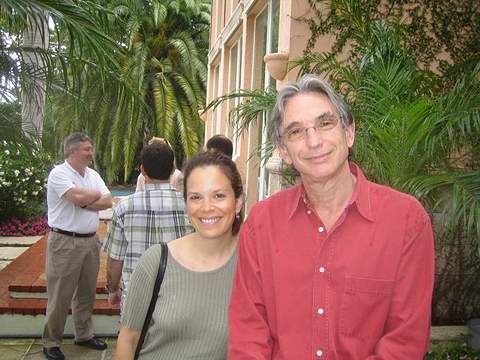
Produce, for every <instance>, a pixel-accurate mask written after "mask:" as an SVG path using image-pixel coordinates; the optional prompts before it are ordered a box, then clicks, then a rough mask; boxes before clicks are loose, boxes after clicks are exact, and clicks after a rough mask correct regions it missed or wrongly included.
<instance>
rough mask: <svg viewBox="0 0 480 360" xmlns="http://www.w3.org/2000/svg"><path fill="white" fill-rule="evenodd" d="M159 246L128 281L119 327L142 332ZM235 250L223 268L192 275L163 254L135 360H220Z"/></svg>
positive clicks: (224, 354) (148, 253) (147, 254)
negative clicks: (151, 307) (154, 299)
mask: <svg viewBox="0 0 480 360" xmlns="http://www.w3.org/2000/svg"><path fill="white" fill-rule="evenodd" d="M161 249H162V248H161V246H160V245H154V246H152V247H151V248H149V249H148V250H147V251H146V252H145V254H144V255H143V256H142V257H141V258H140V261H139V263H138V266H137V268H136V269H135V271H134V272H133V275H132V277H131V280H130V288H129V292H128V295H127V298H126V300H125V304H124V308H123V312H122V320H121V322H122V325H124V326H126V327H128V328H129V329H132V330H137V331H141V330H142V326H143V322H144V319H145V315H146V313H147V309H148V305H149V303H150V299H151V294H152V291H153V286H154V283H155V278H156V276H157V271H158V266H159V263H160V256H161ZM236 258H237V252H236V251H235V253H234V255H232V257H231V258H230V259H229V260H228V261H227V263H226V264H225V265H223V266H222V267H220V268H218V269H216V270H213V271H206V272H196V271H191V270H189V269H187V268H185V267H184V266H182V265H181V264H179V263H178V262H177V261H176V260H175V259H174V258H173V257H172V256H170V255H169V256H168V262H167V268H166V270H165V277H164V279H163V283H162V287H161V289H160V294H159V297H158V300H157V304H156V307H155V310H154V312H153V315H152V322H151V323H150V328H149V329H148V331H147V335H146V337H145V342H144V343H143V347H142V351H141V352H140V358H141V359H142V360H147V359H152V360H153V359H159V360H162V359H165V360H175V359H178V360H185V359H196V360H202V359H203V360H225V359H226V358H227V340H228V324H227V315H228V304H229V302H230V293H231V290H232V283H233V274H234V271H235V265H236Z"/></svg>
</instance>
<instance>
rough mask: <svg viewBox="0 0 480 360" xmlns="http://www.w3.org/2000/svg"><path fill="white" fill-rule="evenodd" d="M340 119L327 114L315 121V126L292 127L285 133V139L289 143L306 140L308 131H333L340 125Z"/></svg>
mask: <svg viewBox="0 0 480 360" xmlns="http://www.w3.org/2000/svg"><path fill="white" fill-rule="evenodd" d="M338 120H339V119H338V117H337V116H335V115H333V114H325V115H322V116H320V117H318V118H317V120H316V121H315V126H310V127H303V126H292V127H290V128H287V129H286V130H285V132H284V133H283V135H282V136H283V137H284V138H285V139H286V140H288V141H299V140H303V139H305V137H306V136H307V131H308V130H310V129H313V130H315V132H317V130H320V131H327V130H331V129H333V128H334V127H335V126H337V124H338Z"/></svg>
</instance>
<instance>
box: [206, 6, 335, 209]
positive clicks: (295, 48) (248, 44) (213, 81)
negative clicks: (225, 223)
mask: <svg viewBox="0 0 480 360" xmlns="http://www.w3.org/2000/svg"><path fill="white" fill-rule="evenodd" d="M269 1H271V0H256V1H255V0H213V1H212V17H211V34H210V50H209V57H208V63H209V75H208V84H207V103H209V102H210V101H212V100H214V99H215V98H216V97H217V96H218V95H224V94H227V93H229V92H230V90H231V89H232V87H231V82H229V79H231V74H230V73H231V71H232V67H231V66H230V65H231V64H230V60H231V54H230V49H231V48H232V47H233V46H235V44H236V43H237V41H238V39H239V38H240V37H241V39H242V44H241V45H242V46H241V48H242V51H241V79H240V81H239V83H240V87H241V88H242V89H253V88H256V87H262V83H261V81H259V80H258V78H259V74H260V73H261V72H262V66H263V64H262V63H259V62H258V61H257V62H255V61H254V59H255V55H256V54H257V52H256V51H259V50H258V49H259V47H260V45H261V44H260V43H259V41H257V42H256V43H255V41H254V40H255V34H254V27H255V18H256V17H257V15H258V14H260V13H261V12H262V11H263V10H264V9H265V6H267V5H268V2H269ZM278 1H279V7H280V9H279V29H278V51H279V52H287V53H289V58H290V59H294V58H298V57H300V56H301V55H302V52H303V50H304V49H305V46H306V43H307V41H308V39H309V37H310V31H309V29H308V26H307V25H306V24H305V23H302V22H299V21H296V20H293V19H294V18H296V17H301V16H308V15H309V10H310V7H309V5H308V1H307V0H278ZM258 38H259V36H257V40H258ZM260 38H261V36H260ZM316 48H317V50H319V51H322V50H323V51H325V50H328V49H329V48H330V42H329V39H328V38H322V39H320V40H319V41H318V42H317V46H316ZM256 58H257V59H258V58H260V59H262V58H263V54H261V56H259V55H258V54H257V56H256ZM254 67H255V68H254ZM217 69H218V70H217ZM217 75H218V76H217ZM264 76H269V75H268V73H267V74H265V75H264ZM296 76H297V74H296V73H295V72H291V73H289V74H287V77H286V78H285V79H284V80H283V81H277V85H276V86H277V88H281V87H282V86H283V85H284V84H285V83H286V82H288V81H293V80H295V79H296ZM217 84H218V87H217ZM228 108H231V104H230V106H229V104H228V103H227V102H224V103H222V105H221V106H220V107H219V108H218V109H217V111H216V112H213V111H212V110H210V111H209V112H208V113H207V114H206V119H205V121H206V124H205V125H206V126H205V129H206V131H205V141H206V140H207V139H209V138H210V137H211V136H213V135H215V134H217V133H222V134H224V135H227V136H229V137H230V138H232V136H233V135H232V132H233V131H232V129H229V128H228V124H227V117H228V111H227V110H228ZM217 113H218V114H217ZM258 129H259V126H257V125H255V126H251V127H250V129H249V131H248V132H244V133H243V134H242V136H241V138H240V139H239V150H240V151H239V154H237V156H236V157H235V158H234V160H235V162H236V164H237V166H238V168H239V171H240V173H241V175H242V179H243V181H244V185H245V192H246V194H247V211H248V210H249V209H250V208H251V206H253V204H254V203H255V202H256V201H257V198H258V197H259V195H258V194H259V193H258V173H259V166H260V165H259V160H258V158H257V157H256V156H255V155H254V153H255V151H256V148H257V146H258V145H259V144H258V142H259V137H260V136H259V135H260V134H259V131H258ZM247 160H248V161H247Z"/></svg>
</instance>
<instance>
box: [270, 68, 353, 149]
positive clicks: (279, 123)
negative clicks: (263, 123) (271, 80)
mask: <svg viewBox="0 0 480 360" xmlns="http://www.w3.org/2000/svg"><path fill="white" fill-rule="evenodd" d="M300 93H316V94H320V95H323V96H325V97H326V98H327V99H328V100H329V101H330V102H331V103H332V105H333V107H334V108H335V110H336V111H337V114H338V116H339V117H340V122H341V124H342V126H343V127H344V128H346V127H348V126H349V125H351V124H352V123H353V116H352V113H351V112H350V110H349V108H348V105H347V104H346V102H345V101H344V100H343V99H342V97H341V96H340V95H339V94H337V93H336V92H335V90H333V88H332V87H331V86H330V84H329V83H328V82H327V81H326V80H325V79H322V78H321V77H319V76H318V75H314V74H306V75H304V76H302V78H301V79H300V80H298V81H297V82H296V83H293V84H289V85H286V86H285V87H284V88H283V89H282V90H280V91H279V93H278V95H277V102H276V103H275V106H274V108H273V111H272V126H271V128H270V138H271V139H272V141H273V143H274V144H275V145H276V146H280V145H282V134H283V116H284V112H285V107H286V105H287V103H288V101H289V100H290V99H291V98H292V97H294V96H295V95H297V94H300ZM299 111H301V110H299Z"/></svg>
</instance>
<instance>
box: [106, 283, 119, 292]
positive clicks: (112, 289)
mask: <svg viewBox="0 0 480 360" xmlns="http://www.w3.org/2000/svg"><path fill="white" fill-rule="evenodd" d="M118 289H119V288H118V287H117V288H115V286H114V287H111V286H109V285H108V284H105V290H107V292H108V293H109V294H113V293H116V292H117V291H118Z"/></svg>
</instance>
